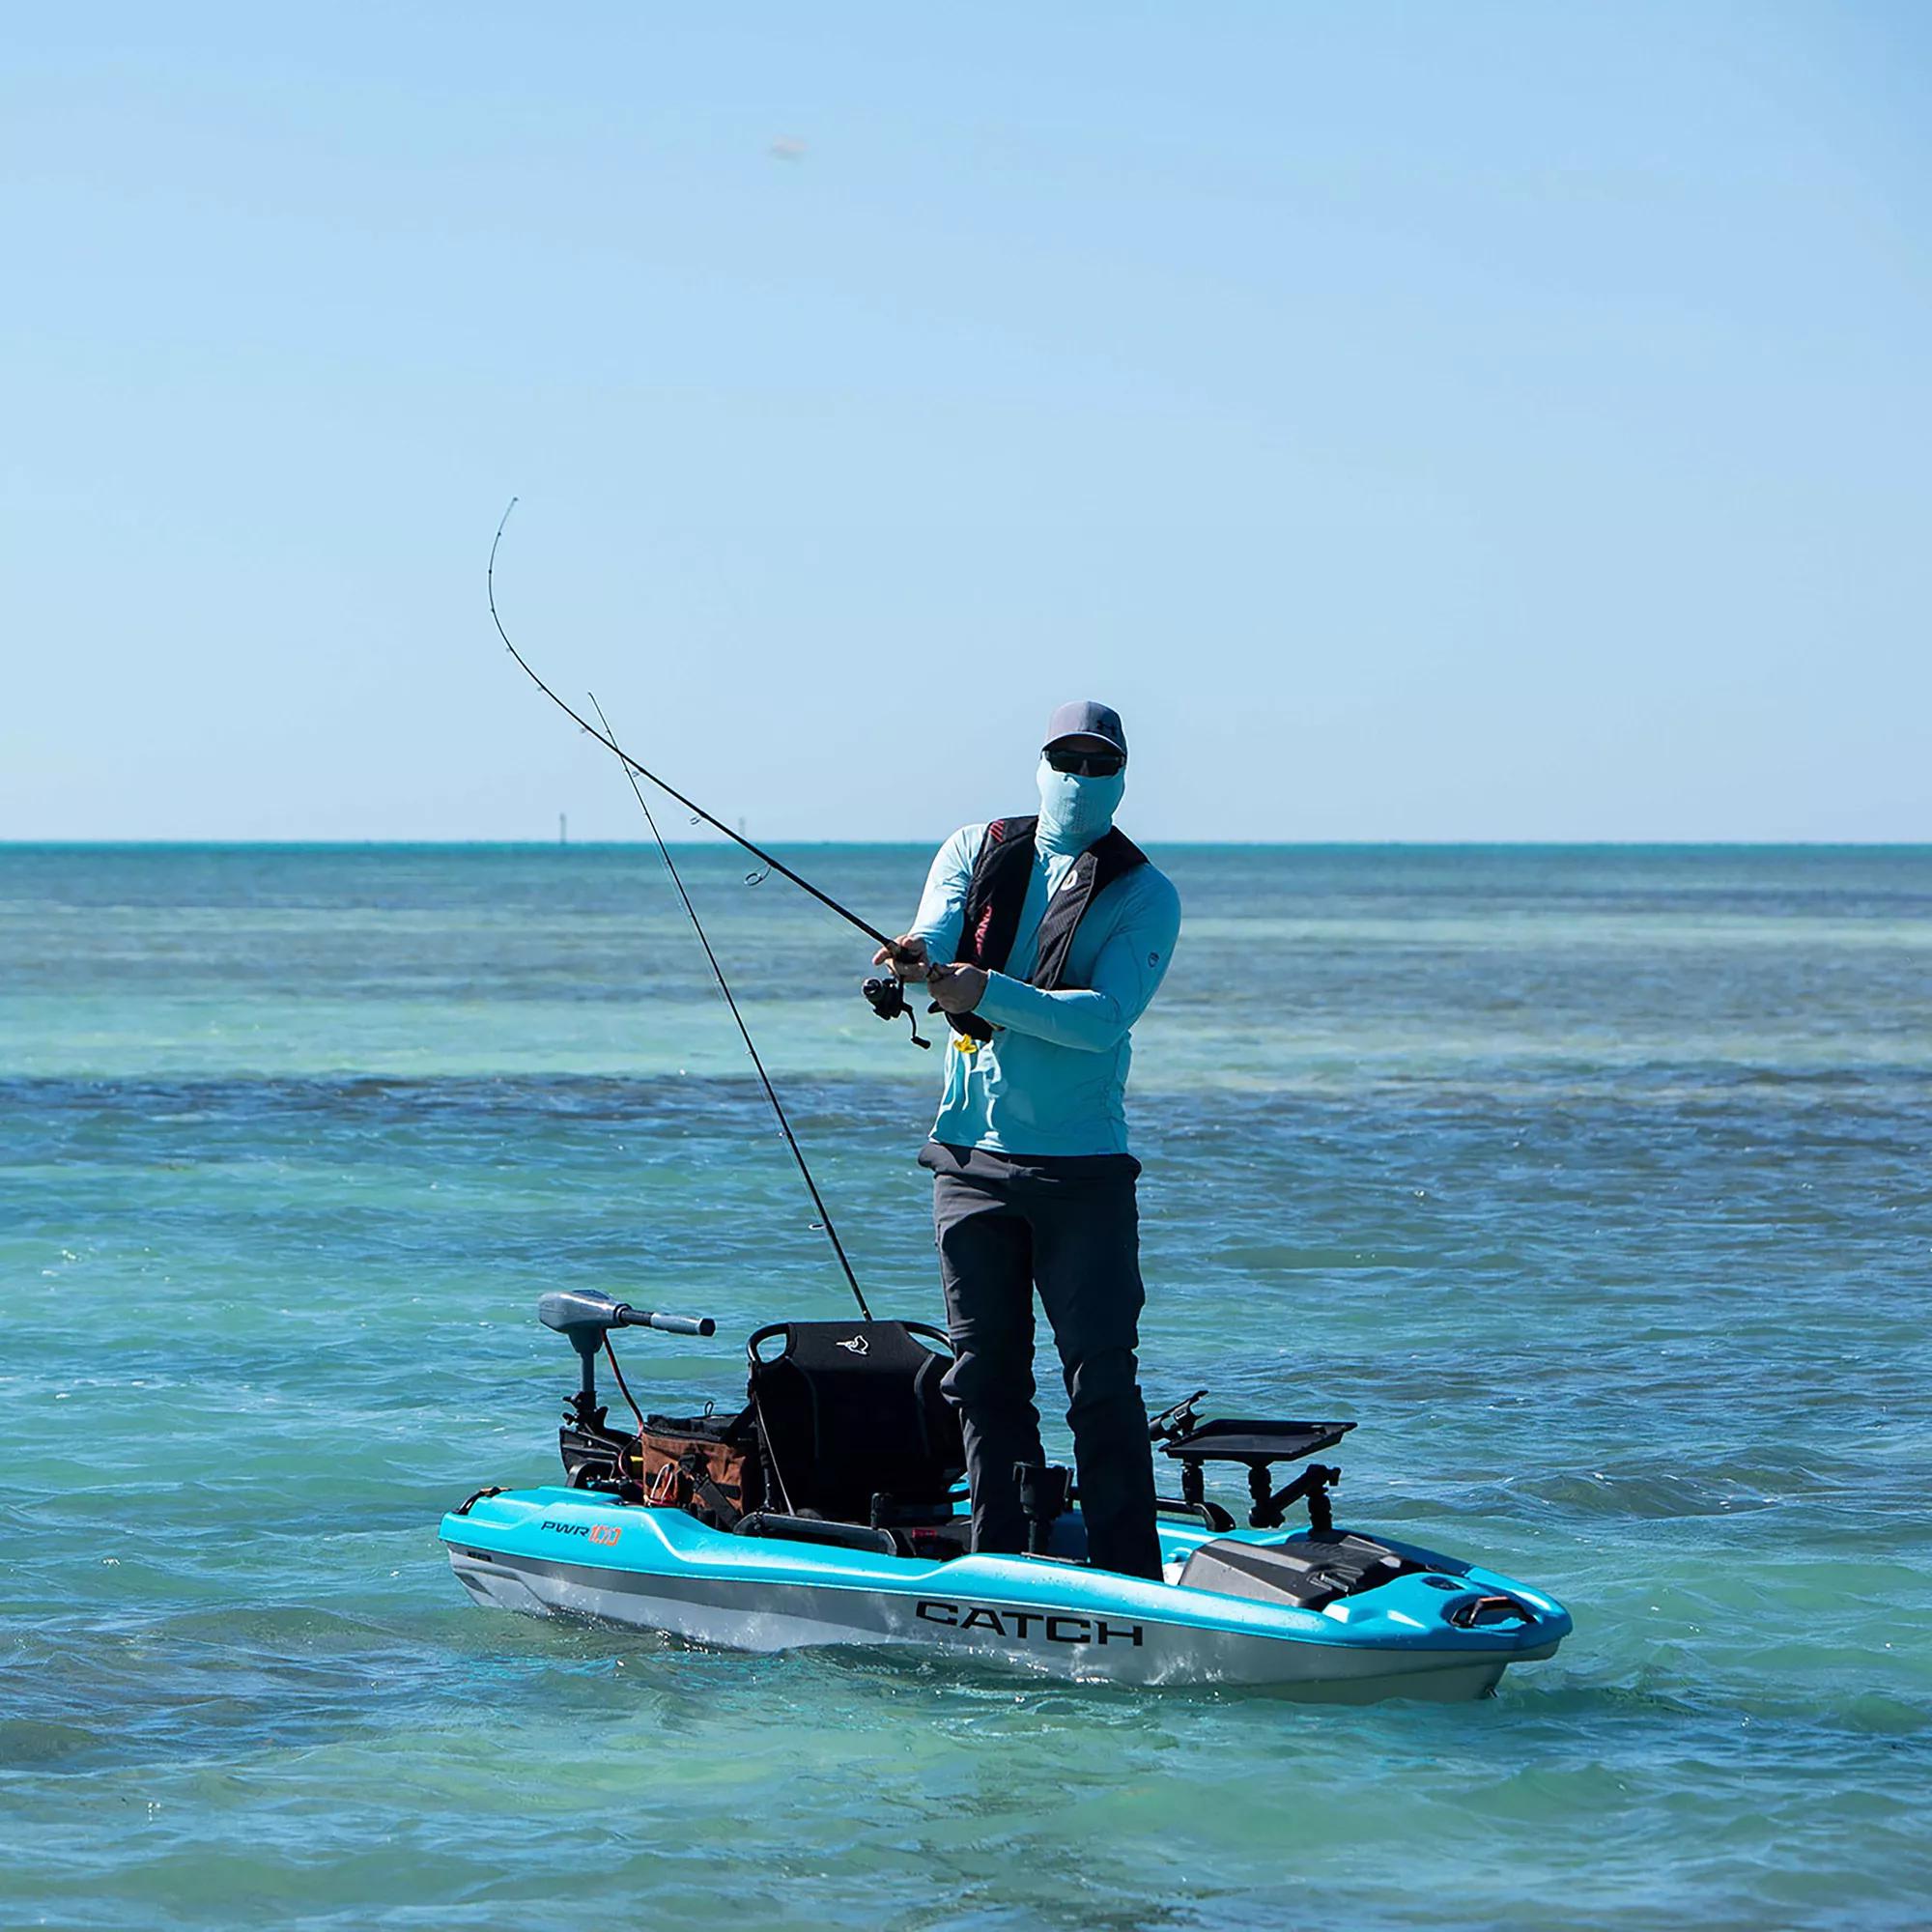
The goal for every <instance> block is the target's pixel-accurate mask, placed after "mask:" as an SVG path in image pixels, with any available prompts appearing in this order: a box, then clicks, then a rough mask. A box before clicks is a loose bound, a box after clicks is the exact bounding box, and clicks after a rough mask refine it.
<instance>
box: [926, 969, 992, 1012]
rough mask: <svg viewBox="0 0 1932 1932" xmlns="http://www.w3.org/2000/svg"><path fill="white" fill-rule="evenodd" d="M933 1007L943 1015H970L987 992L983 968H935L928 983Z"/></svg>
mask: <svg viewBox="0 0 1932 1932" xmlns="http://www.w3.org/2000/svg"><path fill="white" fill-rule="evenodd" d="M927 983H928V985H929V987H930V989H931V992H932V1001H933V1005H934V1006H936V1007H937V1008H938V1009H939V1010H940V1011H941V1012H943V1013H970V1012H971V1011H972V1010H973V1009H974V1008H975V1007H977V1006H978V1005H979V1004H980V999H981V997H982V996H983V995H984V993H985V990H986V969H985V968H984V967H983V966H935V967H934V968H933V969H932V973H931V977H930V979H929V980H928V981H927Z"/></svg>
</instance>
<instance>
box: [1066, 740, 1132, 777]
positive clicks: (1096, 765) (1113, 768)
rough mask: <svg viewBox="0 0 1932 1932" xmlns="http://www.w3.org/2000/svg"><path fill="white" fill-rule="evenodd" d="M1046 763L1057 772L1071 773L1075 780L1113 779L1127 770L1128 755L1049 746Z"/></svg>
mask: <svg viewBox="0 0 1932 1932" xmlns="http://www.w3.org/2000/svg"><path fill="white" fill-rule="evenodd" d="M1046 762H1047V763H1048V764H1049V765H1051V766H1052V767H1053V769H1054V770H1055V771H1057V772H1067V773H1070V774H1071V775H1072V776H1073V777H1074V778H1082V779H1111V778H1114V777H1116V776H1117V775H1118V774H1119V773H1120V772H1122V770H1123V769H1124V768H1125V766H1126V762H1127V754H1126V753H1124V752H1080V751H1075V750H1074V749H1073V747H1072V746H1070V745H1049V746H1048V747H1047V748H1046Z"/></svg>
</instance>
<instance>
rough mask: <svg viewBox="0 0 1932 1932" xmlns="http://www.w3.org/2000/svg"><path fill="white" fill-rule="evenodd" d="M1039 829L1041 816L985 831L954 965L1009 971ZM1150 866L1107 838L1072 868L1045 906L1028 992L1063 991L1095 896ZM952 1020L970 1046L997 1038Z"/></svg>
mask: <svg viewBox="0 0 1932 1932" xmlns="http://www.w3.org/2000/svg"><path fill="white" fill-rule="evenodd" d="M1038 824H1039V818H1038V816H1037V814H1036V815H1035V816H1033V817H1031V818H996V819H994V820H993V822H992V823H991V824H990V825H988V826H987V827H986V836H985V837H984V838H982V839H981V840H980V854H979V857H978V858H976V859H975V860H974V861H973V879H972V883H971V884H970V885H968V886H967V888H966V906H965V910H964V913H963V915H962V917H961V920H960V926H959V950H958V953H957V955H956V960H955V963H956V964H958V965H961V966H983V967H984V968H985V969H986V971H987V972H989V973H1000V972H1004V971H1005V970H1006V964H1007V961H1008V960H1009V958H1010V957H1011V956H1012V951H1013V942H1014V941H1015V940H1016V939H1017V938H1018V937H1019V931H1020V914H1021V912H1022V911H1023V910H1024V909H1025V905H1026V895H1027V887H1028V886H1029V885H1031V884H1032V883H1033V864H1034V832H1035V830H1036V828H1037V826H1038ZM1147 862H1148V856H1147V854H1146V853H1145V852H1143V851H1142V850H1141V848H1140V847H1139V846H1138V845H1136V844H1135V843H1134V841H1133V840H1132V839H1131V838H1128V837H1127V835H1126V834H1125V833H1124V832H1119V831H1110V832H1106V833H1104V834H1102V835H1101V837H1100V838H1096V839H1095V840H1094V842H1093V844H1091V845H1090V846H1088V848H1087V849H1086V851H1084V852H1083V853H1081V855H1080V856H1079V857H1078V858H1077V859H1075V860H1074V862H1073V865H1072V868H1071V869H1070V870H1069V871H1068V872H1067V874H1066V876H1065V878H1064V879H1063V880H1062V881H1061V884H1060V890H1059V891H1058V892H1057V893H1055V894H1054V895H1053V896H1052V897H1051V898H1050V899H1048V900H1047V902H1046V910H1045V912H1043V913H1042V914H1041V915H1040V921H1039V938H1038V943H1037V946H1036V948H1035V952H1034V962H1033V971H1032V972H1031V973H1029V974H1028V975H1027V983H1028V984H1029V985H1033V986H1040V987H1044V988H1047V989H1053V988H1057V987H1065V984H1066V978H1065V975H1066V955H1067V952H1068V951H1069V950H1070V948H1071V947H1072V945H1073V934H1074V931H1075V929H1076V928H1077V927H1078V926H1079V924H1080V922H1081V920H1082V918H1083V917H1084V916H1085V914H1086V911H1087V908H1088V907H1089V906H1090V905H1092V904H1093V903H1094V895H1095V894H1097V893H1100V892H1103V891H1104V890H1105V889H1106V888H1107V887H1108V886H1110V885H1112V884H1113V883H1114V881H1115V880H1116V879H1119V878H1122V877H1124V876H1125V875H1126V874H1127V873H1128V872H1131V871H1132V870H1133V869H1134V867H1136V866H1145V865H1146V864H1147ZM946 1017H947V1018H948V1020H950V1021H951V1022H952V1030H953V1032H954V1033H958V1034H964V1035H965V1036H966V1037H967V1038H968V1039H991V1038H992V1037H993V1029H992V1028H991V1027H990V1026H988V1025H987V1024H986V1022H985V1021H984V1020H982V1019H981V1018H980V1015H979V1014H978V1013H948V1014H947V1016H946Z"/></svg>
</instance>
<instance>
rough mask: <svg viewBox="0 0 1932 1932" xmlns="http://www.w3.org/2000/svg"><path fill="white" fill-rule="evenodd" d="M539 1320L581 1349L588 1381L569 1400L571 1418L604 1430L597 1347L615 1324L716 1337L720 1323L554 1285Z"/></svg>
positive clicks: (542, 1301) (583, 1425)
mask: <svg viewBox="0 0 1932 1932" xmlns="http://www.w3.org/2000/svg"><path fill="white" fill-rule="evenodd" d="M537 1320H538V1321H541V1322H542V1323H543V1325H544V1326H545V1327H546V1328H554V1329H555V1330H556V1332H557V1333H558V1334H559V1335H561V1336H562V1337H563V1338H564V1339H565V1340H566V1341H567V1342H568V1343H569V1344H570V1346H571V1347H572V1348H573V1349H575V1350H577V1359H578V1361H579V1362H580V1363H581V1364H582V1369H583V1381H582V1385H581V1386H580V1387H579V1389H578V1391H577V1393H576V1394H575V1395H574V1396H572V1397H571V1399H570V1411H569V1414H568V1416H567V1417H566V1419H567V1420H568V1421H571V1422H574V1423H575V1424H576V1425H577V1426H578V1427H579V1428H580V1429H586V1430H601V1429H602V1428H603V1426H604V1411H603V1410H602V1409H601V1408H600V1407H598V1406H597V1351H598V1350H600V1349H601V1348H603V1347H604V1346H605V1342H606V1339H607V1338H608V1337H609V1335H610V1333H611V1329H613V1328H655V1329H657V1330H658V1331H659V1332H660V1333H662V1334H666V1335H715V1334H717V1332H718V1324H717V1322H715V1321H712V1319H711V1318H710V1316H708V1315H659V1314H657V1313H655V1312H654V1311H653V1310H651V1309H648V1308H633V1307H632V1306H631V1304H630V1303H629V1302H628V1301H612V1300H611V1297H610V1296H609V1295H608V1294H596V1293H592V1292H591V1291H590V1290H588V1289H582V1288H555V1289H552V1290H551V1292H550V1293H548V1294H546V1295H544V1296H543V1297H542V1298H541V1299H540V1300H539V1301H538V1303H537Z"/></svg>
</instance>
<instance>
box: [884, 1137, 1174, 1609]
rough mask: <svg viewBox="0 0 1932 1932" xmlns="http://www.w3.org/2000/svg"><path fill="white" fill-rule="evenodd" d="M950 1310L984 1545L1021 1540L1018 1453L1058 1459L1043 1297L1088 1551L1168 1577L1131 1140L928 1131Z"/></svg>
mask: <svg viewBox="0 0 1932 1932" xmlns="http://www.w3.org/2000/svg"><path fill="white" fill-rule="evenodd" d="M920 1164H921V1166H923V1167H929V1168H931V1169H932V1172H933V1189H932V1218H933V1228H934V1232H935V1234H936V1235H937V1237H938V1242H939V1272H940V1279H941V1282H942V1283H943V1285H944V1287H945V1290H946V1319H947V1325H948V1327H949V1328H950V1329H951V1331H952V1347H953V1350H954V1353H955V1355H956V1357H957V1359H956V1360H955V1361H954V1362H953V1365H952V1369H951V1370H950V1371H949V1372H948V1374H947V1377H946V1381H945V1384H944V1387H945V1389H946V1393H947V1394H948V1395H949V1396H951V1397H952V1400H953V1402H954V1403H955V1404H956V1405H957V1406H958V1409H959V1421H960V1426H961V1429H962V1431H963V1433H964V1435H965V1438H966V1473H967V1475H968V1477H969V1478H970V1480H971V1482H972V1485H973V1548H975V1549H984V1550H1022V1549H1024V1548H1026V1532H1027V1524H1026V1518H1025V1515H1024V1514H1023V1512H1022V1511H1021V1509H1020V1497H1019V1488H1018V1485H1017V1484H1015V1483H1014V1481H1013V1464H1014V1463H1038V1462H1040V1461H1042V1460H1043V1457H1042V1453H1041V1450H1040V1442H1039V1414H1038V1411H1037V1409H1036V1408H1035V1407H1034V1378H1033V1340H1034V1324H1033V1296H1034V1291H1035V1289H1037V1290H1038V1291H1039V1301H1040V1306H1041V1307H1042V1308H1044V1309H1045V1311H1046V1319H1047V1321H1048V1322H1049V1323H1050V1324H1051V1326H1052V1329H1053V1339H1054V1342H1055V1343H1056V1345H1057V1346H1058V1348H1059V1350H1060V1366H1061V1373H1062V1376H1063V1378H1065V1383H1066V1397H1067V1410H1066V1419H1067V1421H1068V1423H1069V1424H1070V1425H1071V1426H1072V1430H1073V1454H1074V1460H1075V1462H1076V1463H1077V1464H1078V1466H1079V1485H1080V1513H1081V1516H1082V1517H1083V1519H1084V1520H1085V1521H1086V1524H1087V1548H1088V1558H1089V1561H1091V1562H1093V1563H1094V1564H1095V1565H1097V1566H1098V1567H1099V1568H1100V1569H1103V1570H1119V1571H1123V1572H1125V1573H1126V1574H1127V1575H1128V1576H1130V1577H1155V1578H1158V1577H1159V1576H1160V1544H1159V1540H1158V1539H1157V1538H1156V1536H1155V1535H1154V1502H1153V1453H1152V1449H1151V1445H1150V1444H1149V1441H1148V1419H1147V1409H1146V1407H1145V1406H1144V1405H1143V1404H1142V1401H1141V1392H1140V1386H1139V1383H1138V1380H1137V1379H1136V1378H1137V1377H1138V1375H1139V1364H1138V1362H1137V1361H1136V1359H1135V1354H1134V1350H1136V1348H1137V1347H1138V1346H1139V1341H1140V1336H1139V1325H1140V1313H1141V1307H1142V1304H1143V1303H1144V1302H1145V1300H1146V1298H1147V1295H1146V1291H1145V1290H1144V1289H1143V1287H1142V1285H1141V1267H1140V1215H1139V1210H1138V1208H1137V1207H1136V1205H1135V1201H1134V1179H1135V1177H1136V1176H1137V1175H1138V1174H1139V1173H1140V1171H1141V1170H1140V1163H1139V1162H1138V1161H1137V1160H1135V1159H1134V1158H1133V1156H1132V1155H1131V1154H1124V1153H1122V1154H1093V1155H1077V1156H1076V1155H1062V1156H1054V1157H1046V1156H1036V1157H1033V1158H1030V1159H1029V1158H1018V1157H1013V1156H1009V1155H1005V1154H996V1153H988V1152H986V1151H984V1150H983V1149H980V1148H959V1147H950V1146H946V1145H944V1144H942V1143H940V1142H937V1141H928V1142H927V1143H926V1147H925V1151H924V1152H923V1153H922V1154H921V1155H920Z"/></svg>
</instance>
